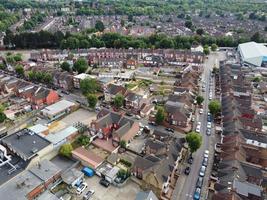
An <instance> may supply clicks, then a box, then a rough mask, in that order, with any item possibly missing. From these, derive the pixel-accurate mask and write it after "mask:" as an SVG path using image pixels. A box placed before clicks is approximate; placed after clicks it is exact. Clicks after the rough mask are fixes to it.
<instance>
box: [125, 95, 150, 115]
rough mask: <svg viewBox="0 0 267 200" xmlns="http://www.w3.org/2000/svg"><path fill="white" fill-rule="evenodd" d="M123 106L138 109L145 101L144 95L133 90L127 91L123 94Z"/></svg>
mask: <svg viewBox="0 0 267 200" xmlns="http://www.w3.org/2000/svg"><path fill="white" fill-rule="evenodd" d="M124 100H125V108H127V109H132V110H135V111H138V110H139V109H140V107H141V106H142V105H143V103H145V102H146V99H145V96H142V95H139V94H136V93H134V92H127V93H126V95H125V98H124Z"/></svg>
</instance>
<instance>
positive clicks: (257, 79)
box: [252, 76, 261, 83]
mask: <svg viewBox="0 0 267 200" xmlns="http://www.w3.org/2000/svg"><path fill="white" fill-rule="evenodd" d="M252 81H253V82H256V83H259V82H260V81H261V78H260V77H259V76H257V77H255V78H253V80H252Z"/></svg>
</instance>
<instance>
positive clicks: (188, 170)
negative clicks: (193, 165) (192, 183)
mask: <svg viewBox="0 0 267 200" xmlns="http://www.w3.org/2000/svg"><path fill="white" fill-rule="evenodd" d="M190 170H191V169H190V167H186V168H185V170H184V173H185V174H186V175H189V173H190Z"/></svg>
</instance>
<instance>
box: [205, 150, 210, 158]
mask: <svg viewBox="0 0 267 200" xmlns="http://www.w3.org/2000/svg"><path fill="white" fill-rule="evenodd" d="M209 153H210V152H209V150H205V152H204V158H208V157H209Z"/></svg>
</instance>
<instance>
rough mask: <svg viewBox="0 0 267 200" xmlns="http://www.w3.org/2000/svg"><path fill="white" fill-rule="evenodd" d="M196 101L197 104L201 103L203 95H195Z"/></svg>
mask: <svg viewBox="0 0 267 200" xmlns="http://www.w3.org/2000/svg"><path fill="white" fill-rule="evenodd" d="M196 101H197V104H198V105H201V104H202V103H203V101H204V97H202V96H197V98H196Z"/></svg>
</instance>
